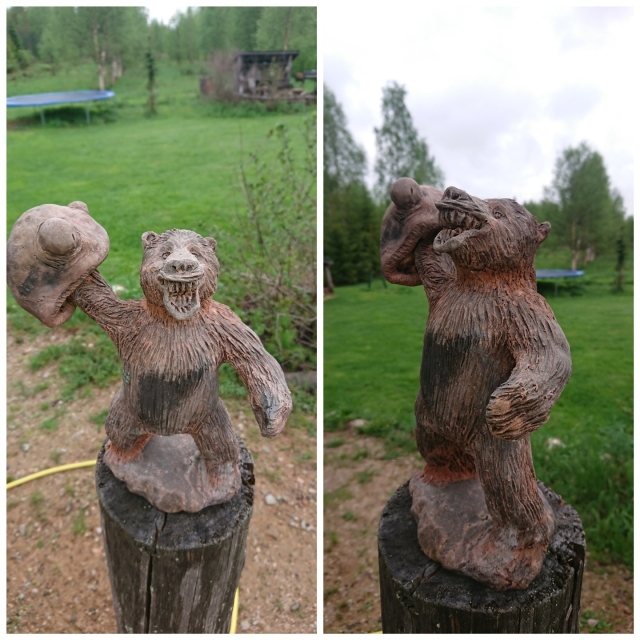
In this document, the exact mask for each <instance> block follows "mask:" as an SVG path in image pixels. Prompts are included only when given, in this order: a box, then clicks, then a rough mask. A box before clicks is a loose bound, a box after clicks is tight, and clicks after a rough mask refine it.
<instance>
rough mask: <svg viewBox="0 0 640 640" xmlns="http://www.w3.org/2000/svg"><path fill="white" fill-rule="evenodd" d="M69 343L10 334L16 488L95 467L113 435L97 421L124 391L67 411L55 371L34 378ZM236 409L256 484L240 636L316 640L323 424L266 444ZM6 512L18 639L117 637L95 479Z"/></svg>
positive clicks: (44, 487)
mask: <svg viewBox="0 0 640 640" xmlns="http://www.w3.org/2000/svg"><path fill="white" fill-rule="evenodd" d="M68 337H69V333H68V332H67V331H65V330H64V329H57V330H53V331H50V332H47V333H44V334H42V335H39V336H37V337H36V338H34V339H32V340H29V341H25V342H19V339H18V338H17V336H16V335H15V334H14V333H12V332H9V334H8V337H7V353H8V357H7V359H8V363H7V364H8V369H7V370H8V376H7V396H8V397H7V427H8V431H7V476H8V478H9V479H16V478H21V477H23V476H25V475H28V474H31V473H34V472H36V471H40V470H41V469H45V468H48V467H53V466H57V465H60V464H66V463H70V462H79V461H83V460H90V459H95V457H96V455H97V452H98V451H99V449H100V446H101V445H102V441H103V440H104V437H105V436H104V429H103V428H102V427H101V426H99V425H98V424H96V421H97V422H100V420H99V419H98V418H95V421H92V416H93V417H96V416H100V414H102V413H103V412H104V410H105V409H107V408H108V407H109V404H110V402H111V398H112V397H113V395H114V394H115V392H116V390H117V389H118V386H119V383H114V384H113V385H111V386H109V387H108V388H105V389H98V388H91V389H89V390H87V394H86V395H85V396H84V397H78V398H77V399H75V400H73V401H72V402H69V403H68V404H67V403H64V402H63V401H62V399H61V390H62V388H63V386H64V383H63V381H62V380H61V379H60V377H59V375H58V373H57V368H56V365H55V364H52V365H49V366H47V367H45V368H43V369H41V370H39V371H35V372H34V371H31V370H30V369H29V366H28V359H29V357H30V356H31V355H33V354H35V352H36V351H39V350H41V349H43V348H45V347H47V346H48V345H50V344H52V343H58V344H59V343H60V342H63V341H65V340H67V339H68ZM226 404H227V407H228V409H229V412H230V414H231V417H232V420H233V423H234V427H235V428H236V430H237V431H238V432H239V433H240V434H241V435H242V437H243V438H244V440H245V442H246V444H247V446H248V448H249V450H250V451H251V453H252V455H253V457H254V460H255V474H256V500H255V505H254V512H253V517H252V520H251V525H250V528H249V536H248V543H247V560H246V564H245V567H244V570H243V572H242V577H241V580H240V614H239V620H238V633H314V632H315V630H316V603H317V600H316V592H317V590H316V540H317V522H316V504H317V494H316V470H315V461H316V440H315V438H314V437H312V436H311V435H309V430H307V428H305V427H313V426H314V424H315V416H310V415H308V416H304V415H300V414H296V415H294V416H293V417H292V419H291V420H294V422H295V425H296V426H292V424H290V425H288V427H287V428H286V429H285V432H284V433H283V434H282V435H281V436H280V437H279V438H277V439H275V440H265V439H262V438H261V437H260V434H259V431H258V427H257V425H256V423H255V420H254V418H253V415H252V413H251V408H250V407H249V405H248V403H247V402H239V401H229V402H226ZM102 417H104V416H102ZM291 420H290V423H291ZM267 495H271V496H273V497H274V498H275V499H276V500H275V504H274V505H268V504H267V503H266V502H265V498H266V496H267ZM269 502H272V500H269ZM7 510H8V514H7V631H8V632H10V633H115V632H116V626H115V619H114V613H113V608H112V603H111V592H110V586H109V579H108V575H107V569H106V563H105V557H104V550H103V544H102V535H101V534H102V531H101V529H100V514H99V508H98V503H97V497H96V492H95V486H94V479H93V468H88V469H80V470H76V471H68V472H63V473H57V474H54V475H52V476H48V477H46V478H43V479H39V480H35V481H33V482H29V483H27V484H25V485H22V486H20V487H16V488H15V489H11V490H10V491H9V492H8V494H7Z"/></svg>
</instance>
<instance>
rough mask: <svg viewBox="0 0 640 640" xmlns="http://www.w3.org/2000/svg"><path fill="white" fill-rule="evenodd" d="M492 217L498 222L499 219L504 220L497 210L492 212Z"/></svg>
mask: <svg viewBox="0 0 640 640" xmlns="http://www.w3.org/2000/svg"><path fill="white" fill-rule="evenodd" d="M493 217H494V218H497V219H498V220H499V219H500V218H504V214H503V213H502V212H501V211H500V210H499V209H495V210H494V212H493Z"/></svg>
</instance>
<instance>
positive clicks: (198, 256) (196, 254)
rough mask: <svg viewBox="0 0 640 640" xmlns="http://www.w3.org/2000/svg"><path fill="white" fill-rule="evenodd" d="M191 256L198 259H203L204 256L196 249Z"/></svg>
mask: <svg viewBox="0 0 640 640" xmlns="http://www.w3.org/2000/svg"><path fill="white" fill-rule="evenodd" d="M191 254H192V255H194V256H195V257H196V258H202V254H201V253H200V252H199V251H196V250H195V249H192V250H191Z"/></svg>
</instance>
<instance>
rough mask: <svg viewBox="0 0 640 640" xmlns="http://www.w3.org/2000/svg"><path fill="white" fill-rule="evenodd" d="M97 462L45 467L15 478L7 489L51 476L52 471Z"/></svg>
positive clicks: (92, 464) (77, 467)
mask: <svg viewBox="0 0 640 640" xmlns="http://www.w3.org/2000/svg"><path fill="white" fill-rule="evenodd" d="M95 464H96V461H95V460H85V461H84V462H72V463H71V464H63V465H60V466H59V467H51V469H44V470H43V471H38V473H32V474H31V475H30V476H25V477H24V478H20V479H19V480H14V481H13V482H8V483H7V489H13V487H19V486H20V485H21V484H24V483H25V482H30V481H31V480H36V479H37V478H44V476H49V475H51V474H52V473H58V472H60V471H70V470H71V469H82V468H83V467H93V466H94V465H95Z"/></svg>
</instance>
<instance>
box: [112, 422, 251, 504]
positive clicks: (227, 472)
mask: <svg viewBox="0 0 640 640" xmlns="http://www.w3.org/2000/svg"><path fill="white" fill-rule="evenodd" d="M238 440H239V438H238ZM110 454H111V452H110V450H109V444H108V443H107V446H106V451H105V456H104V461H105V463H106V464H107V466H108V467H109V468H110V469H111V471H112V472H113V475H114V476H116V478H118V479H119V480H122V481H123V482H124V483H125V484H126V485H127V488H128V489H129V491H131V492H132V493H135V494H137V495H140V496H142V497H143V498H145V499H146V500H147V501H148V502H149V503H151V504H152V505H153V506H154V507H156V508H157V509H160V511H164V512H165V513H178V512H179V511H186V512H188V513H197V512H198V511H201V510H202V509H204V508H205V507H209V506H211V505H214V504H222V503H224V502H228V501H229V500H231V498H233V496H234V495H236V494H237V493H238V490H239V489H240V484H241V479H240V466H239V464H240V461H239V460H238V462H237V463H236V464H232V463H230V462H228V463H225V464H224V465H220V466H219V467H217V468H216V471H217V473H216V482H215V483H214V482H213V481H212V478H211V476H210V475H209V474H208V473H207V469H206V468H205V461H204V458H202V456H201V455H200V452H199V451H198V448H197V446H196V444H195V442H194V440H193V438H192V437H191V436H190V435H187V434H182V435H176V436H153V437H152V438H151V439H150V440H149V442H147V444H146V445H145V447H144V448H143V449H142V451H141V452H140V454H139V455H138V456H137V457H136V458H135V459H134V460H132V461H126V462H123V461H121V460H119V459H118V458H117V457H116V456H114V455H112V454H111V455H110Z"/></svg>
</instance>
